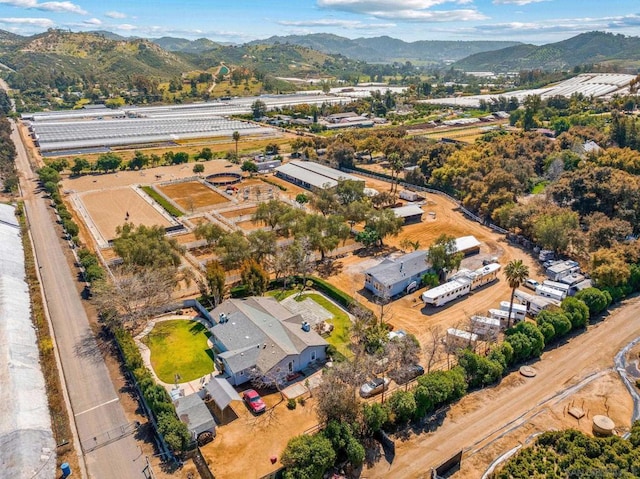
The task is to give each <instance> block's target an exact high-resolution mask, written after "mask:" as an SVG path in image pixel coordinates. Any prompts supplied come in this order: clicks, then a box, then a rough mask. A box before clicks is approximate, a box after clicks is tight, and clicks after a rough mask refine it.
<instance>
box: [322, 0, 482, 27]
mask: <svg viewBox="0 0 640 479" xmlns="http://www.w3.org/2000/svg"><path fill="white" fill-rule="evenodd" d="M472 1H473V0H318V6H320V7H323V8H328V9H333V10H341V11H344V12H350V13H359V14H364V15H370V16H372V17H374V18H381V19H386V20H403V21H407V22H423V23H431V22H460V21H463V22H464V21H472V20H485V19H487V18H488V17H487V16H485V15H484V14H482V13H480V12H479V11H477V10H476V9H474V8H467V9H453V10H433V9H432V8H433V7H436V6H441V5H445V4H456V5H464V4H467V3H472Z"/></svg>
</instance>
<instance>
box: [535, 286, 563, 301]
mask: <svg viewBox="0 0 640 479" xmlns="http://www.w3.org/2000/svg"><path fill="white" fill-rule="evenodd" d="M536 294H537V295H539V296H545V297H547V298H551V299H555V300H557V301H562V300H563V299H564V298H566V297H567V293H565V292H564V291H559V290H557V289H553V288H550V287H549V286H544V285H540V286H538V287H537V288H536Z"/></svg>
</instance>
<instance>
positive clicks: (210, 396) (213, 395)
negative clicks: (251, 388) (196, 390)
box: [204, 376, 242, 424]
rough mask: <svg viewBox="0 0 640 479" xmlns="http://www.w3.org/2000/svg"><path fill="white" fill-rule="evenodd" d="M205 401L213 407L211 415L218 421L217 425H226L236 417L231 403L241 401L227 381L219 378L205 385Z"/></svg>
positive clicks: (214, 378)
mask: <svg viewBox="0 0 640 479" xmlns="http://www.w3.org/2000/svg"><path fill="white" fill-rule="evenodd" d="M204 392H205V398H204V399H205V400H206V401H207V402H209V401H210V402H209V404H210V405H212V406H213V413H214V414H215V415H216V417H217V418H218V419H219V421H218V423H219V424H226V423H227V422H229V421H230V420H231V419H235V418H236V417H237V416H236V414H235V412H234V411H233V409H232V408H231V403H233V401H242V398H241V397H240V395H239V394H238V393H237V391H236V390H235V389H233V386H231V384H229V381H227V380H226V379H224V378H223V377H220V376H215V377H213V378H211V380H210V381H209V382H208V383H207V384H206V385H205V391H204Z"/></svg>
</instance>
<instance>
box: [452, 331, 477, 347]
mask: <svg viewBox="0 0 640 479" xmlns="http://www.w3.org/2000/svg"><path fill="white" fill-rule="evenodd" d="M477 342H478V335H477V334H475V333H470V332H469V331H464V330H462V329H455V328H449V329H447V349H449V351H454V350H456V349H464V348H471V349H473V348H474V347H475V345H476V343H477Z"/></svg>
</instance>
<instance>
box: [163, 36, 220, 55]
mask: <svg viewBox="0 0 640 479" xmlns="http://www.w3.org/2000/svg"><path fill="white" fill-rule="evenodd" d="M151 41H152V42H153V43H155V44H156V45H159V46H160V47H161V48H163V49H164V50H166V51H168V52H187V53H201V52H205V51H207V50H213V49H214V48H217V47H219V46H220V44H219V43H216V42H214V41H211V40H209V39H208V38H198V39H197V40H187V39H186V38H175V37H162V38H155V39H152V40H151Z"/></svg>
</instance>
